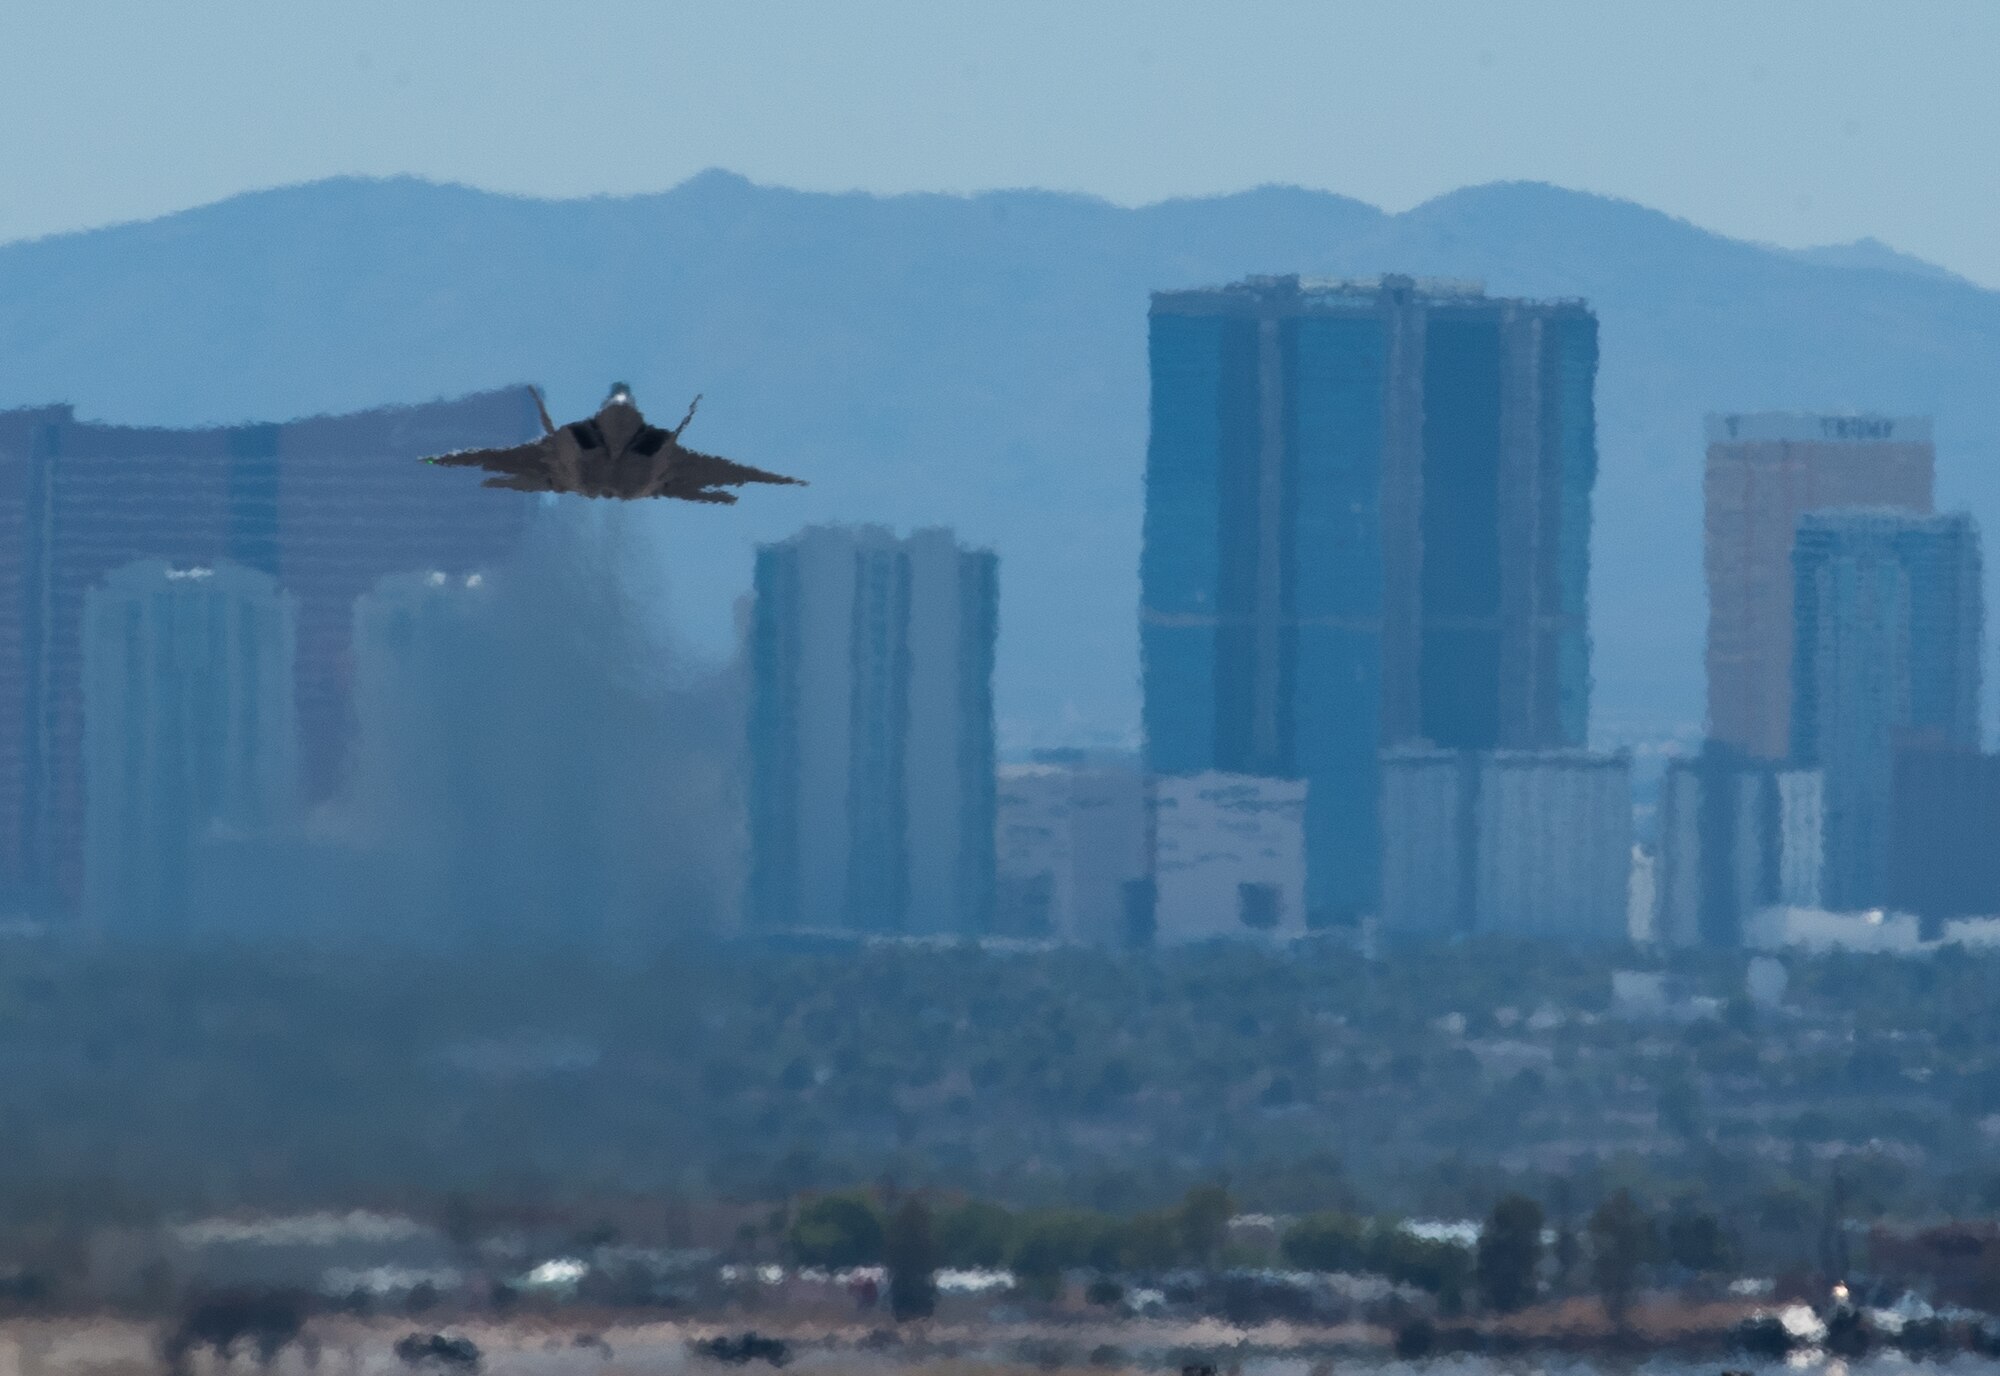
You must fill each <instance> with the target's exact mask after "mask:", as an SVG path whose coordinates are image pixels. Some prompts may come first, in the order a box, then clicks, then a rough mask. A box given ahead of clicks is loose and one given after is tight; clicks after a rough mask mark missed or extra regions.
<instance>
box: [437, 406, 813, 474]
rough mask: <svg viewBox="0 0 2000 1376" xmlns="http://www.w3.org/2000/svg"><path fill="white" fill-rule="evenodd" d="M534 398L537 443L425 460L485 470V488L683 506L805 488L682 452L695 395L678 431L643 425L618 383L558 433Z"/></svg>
mask: <svg viewBox="0 0 2000 1376" xmlns="http://www.w3.org/2000/svg"><path fill="white" fill-rule="evenodd" d="M529 390H530V391H533V390H534V389H533V388H530V389H529ZM534 396H535V409H536V410H537V411H539V412H541V416H542V429H543V430H544V431H546V432H547V433H546V434H545V435H544V436H543V437H542V438H541V439H538V440H536V441H535V442H534V443H532V444H521V445H516V446H514V447H513V448H512V449H463V450H460V451H458V452H457V453H454V454H438V455H436V456H434V457H432V458H427V459H425V460H424V462H425V463H436V464H443V465H444V466H446V467H447V468H484V469H486V470H487V471H489V472H491V473H493V474H495V475H496V476H494V477H491V478H488V479H487V480H486V482H485V483H484V484H483V485H484V486H486V487H506V488H512V489H513V490H514V491H516V492H577V493H581V494H582V495H584V496H586V497H616V498H618V499H619V500H620V501H627V502H629V501H636V500H638V499H639V498H641V497H677V498H679V499H680V500H681V501H684V502H725V503H729V502H734V501H735V500H736V494H735V493H734V492H729V491H725V490H724V489H726V488H731V487H740V486H742V485H743V484H744V483H798V484H801V485H803V480H802V479H799V478H787V477H785V476H784V475H783V474H781V473H766V472H765V471H764V470H763V469H761V468H752V467H750V465H748V464H742V463H732V462H731V461H730V460H728V459H718V458H716V457H715V456H714V455H713V454H703V453H701V452H700V451H698V450H694V449H688V448H685V447H684V446H683V445H682V444H681V431H683V430H685V429H687V428H688V422H689V421H691V420H693V419H694V408H695V407H696V406H699V405H700V404H701V398H700V397H696V398H695V399H694V400H693V401H692V402H691V403H689V405H688V410H687V415H686V416H685V417H683V418H682V420H681V423H680V424H679V425H676V426H675V427H674V428H673V429H671V430H662V429H660V427H659V426H657V425H648V424H647V423H646V418H645V417H644V416H642V415H640V414H639V408H638V407H637V406H636V405H634V404H633V402H632V389H631V388H630V387H627V386H626V385H625V384H624V383H622V382H614V383H612V384H611V395H609V396H608V397H606V398H605V399H604V405H603V406H602V407H601V408H599V410H598V412H597V414H596V415H594V416H592V417H591V418H590V419H589V420H580V421H576V422H574V423H572V424H569V425H565V426H561V427H558V426H556V424H555V423H554V422H553V421H551V420H550V419H549V408H548V407H546V406H544V405H543V404H542V394H541V393H540V392H538V391H536V392H535V393H534Z"/></svg>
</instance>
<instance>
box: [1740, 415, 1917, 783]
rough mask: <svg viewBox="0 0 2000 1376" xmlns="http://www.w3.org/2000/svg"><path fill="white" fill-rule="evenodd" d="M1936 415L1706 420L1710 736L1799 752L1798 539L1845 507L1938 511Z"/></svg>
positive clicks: (1771, 754)
mask: <svg viewBox="0 0 2000 1376" xmlns="http://www.w3.org/2000/svg"><path fill="white" fill-rule="evenodd" d="M1935 469H1936V459H1935V454H1934V451H1933V449H1932V447H1931V423H1930V418H1929V417H1927V416H1903V417H1889V416H1821V415H1803V414H1797V413H1793V412H1764V413H1759V414H1752V415H1724V416H1710V417H1709V418H1708V468H1707V473H1706V476H1705V479H1704V491H1705V498H1706V507H1707V513H1706V521H1705V524H1704V528H1703V560H1704V563H1705V565H1706V568H1707V573H1708V734H1709V738H1710V739H1711V740H1713V741H1716V742H1718V743H1720V744H1724V745H1728V746H1733V747H1735V748H1736V749H1739V750H1742V751H1744V752H1745V753H1746V754H1748V755H1751V756H1753V757H1756V758H1759V759H1766V760H1779V759H1784V758H1785V757H1786V756H1788V755H1789V754H1790V753H1791V703H1792V636H1793V626H1792V545H1793V540H1794V536H1795V535H1796V533H1797V531H1798V524H1799V517H1800V516H1802V515H1804V514H1805V513H1806V512H1808V511H1822V510H1828V509H1832V508H1840V507H1889V508H1895V509H1899V510H1904V511H1916V512H1929V511H1930V510H1931V489H1932V482H1933V477H1934V474H1935Z"/></svg>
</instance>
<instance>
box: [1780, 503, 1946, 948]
mask: <svg viewBox="0 0 2000 1376" xmlns="http://www.w3.org/2000/svg"><path fill="white" fill-rule="evenodd" d="M1792 565H1793V572H1794V596H1793V651H1792V715H1791V734H1792V757H1793V759H1794V761H1795V762H1796V763H1798V764H1800V765H1803V766H1806V767H1811V768H1818V769H1820V770H1822V771H1823V772H1824V773H1825V776H1826V867H1825V876H1824V885H1823V888H1824V897H1825V902H1826V905H1827V906H1828V907H1829V908H1835V909H1856V908H1874V907H1878V906H1880V905H1882V904H1883V903H1885V902H1886V901H1887V899H1888V863H1889V830H1890V816H1891V811H1892V803H1893V767H1894V758H1895V745H1896V741H1897V739H1898V737H1899V736H1902V735H1905V734H1908V735H1914V736H1922V737H1928V738H1930V739H1934V740H1936V741H1938V742H1939V743H1941V744H1944V745H1948V746H1957V747H1960V748H1963V749H1977V748H1978V746H1979V667H1980V666H1979V651H1980V631H1981V624H1982V598H1981V592H1980V582H1979V577H1980V559H1979V532H1978V529H1977V527H1975V526H1974V525H1973V522H1972V518H1971V517H1970V516H1965V515H1951V516H1917V515H1910V514H1907V513H1902V512H1894V511H1879V510H1860V511H1830V512H1809V513H1807V514H1806V515H1804V516H1802V517H1800V518H1799V529H1798V537H1797V541H1796V544H1795V546H1794V548H1793V552H1792Z"/></svg>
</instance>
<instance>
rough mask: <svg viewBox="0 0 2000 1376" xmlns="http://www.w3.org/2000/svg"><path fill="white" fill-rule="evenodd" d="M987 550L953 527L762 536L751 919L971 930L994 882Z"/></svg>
mask: <svg viewBox="0 0 2000 1376" xmlns="http://www.w3.org/2000/svg"><path fill="white" fill-rule="evenodd" d="M998 626H999V585H998V564H997V561H996V560H995V558H994V556H993V555H992V554H991V553H990V552H986V551H976V550H967V549H964V548H962V547H961V546H960V545H959V544H958V542H957V541H956V539H954V538H953V536H952V534H951V532H950V531H948V530H921V531H918V532H916V533H915V534H913V535H911V536H909V537H908V538H905V539H898V538H896V537H895V536H894V535H892V534H891V533H890V532H889V531H887V530H884V529H881V528H879V527H873V526H866V527H839V526H815V527H812V528H809V529H807V530H805V531H803V532H801V533H800V534H798V535H796V536H794V537H792V538H791V539H789V540H786V541H783V542H781V543H779V544H774V545H765V546H762V547H760V548H759V550H758V551H757V571H756V601H755V606H754V609H753V611H752V619H751V628H750V665H751V706H750V760H751V771H750V841H751V875H750V917H751V920H752V921H753V922H754V923H757V924H759V925H763V926H767V927H774V928H785V927H790V928H799V927H803V928H812V929H835V930H848V931H860V932H880V933H913V934H918V933H957V934H977V933H982V932H984V931H986V930H987V928H988V927H989V925H990V920H991V910H992V902H993V887H994V788H995V770H994V753H993V650H994V641H995V637H996V635H997V632H998Z"/></svg>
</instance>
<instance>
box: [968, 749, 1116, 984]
mask: <svg viewBox="0 0 2000 1376" xmlns="http://www.w3.org/2000/svg"><path fill="white" fill-rule="evenodd" d="M1146 809H1147V791H1146V779H1145V775H1144V774H1142V773H1141V772H1140V769H1139V764H1138V760H1137V759H1136V758H1135V757H1133V756H1131V755H1124V754H1114V753H1111V752H1103V753H1085V752H1066V757H1064V758H1050V759H1045V760H1042V761H1039V762H1036V763H1033V764H1021V765H1005V766H1002V768H1001V769H1000V780H999V787H998V790H997V795H996V804H995V809H994V812H995V821H996V828H997V831H998V835H997V837H996V847H995V849H996V859H997V866H996V867H997V878H998V884H997V888H998V893H997V895H996V897H995V901H994V930H995V932H997V933H999V934H1002V935H1005V936H1010V937H1027V938H1051V939H1054V940H1058V941H1076V942H1086V943H1090V944H1094V945H1123V944H1126V943H1128V942H1130V941H1132V940H1133V939H1135V938H1136V937H1139V936H1141V935H1142V933H1141V932H1139V931H1136V930H1135V927H1136V926H1142V925H1143V923H1142V921H1141V918H1142V914H1141V912H1140V911H1139V910H1140V909H1143V908H1144V907H1145V906H1146V899H1145V891H1146V889H1147V882H1146V881H1147V866H1148V859H1149V857H1148V855H1147V818H1146Z"/></svg>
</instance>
